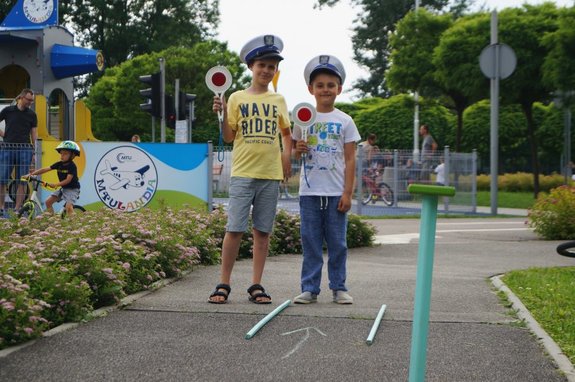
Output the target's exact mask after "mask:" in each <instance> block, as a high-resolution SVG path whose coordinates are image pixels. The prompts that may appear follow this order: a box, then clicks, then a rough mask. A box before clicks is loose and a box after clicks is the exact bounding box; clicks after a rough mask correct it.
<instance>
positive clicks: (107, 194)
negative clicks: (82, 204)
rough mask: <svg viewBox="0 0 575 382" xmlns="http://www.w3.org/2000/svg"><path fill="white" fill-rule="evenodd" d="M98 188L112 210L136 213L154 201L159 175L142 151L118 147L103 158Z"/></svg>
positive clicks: (96, 178) (96, 177)
mask: <svg viewBox="0 0 575 382" xmlns="http://www.w3.org/2000/svg"><path fill="white" fill-rule="evenodd" d="M94 186H95V187H96V193H97V194H98V197H99V198H100V200H101V201H102V202H103V203H104V204H105V205H106V206H107V207H108V208H112V209H115V210H120V211H124V212H133V211H136V210H139V209H140V208H142V207H144V206H145V205H147V204H148V203H149V202H150V201H151V200H152V198H153V197H154V194H155V193H156V190H157V187H158V173H157V171H156V166H155V165H154V162H153V161H152V159H151V158H150V157H149V156H148V154H146V153H145V152H144V151H142V150H140V149H139V148H138V147H133V146H120V147H115V148H113V149H112V150H110V151H108V152H107V153H106V154H104V156H102V158H100V161H99V162H98V165H97V166H96V170H95V173H94Z"/></svg>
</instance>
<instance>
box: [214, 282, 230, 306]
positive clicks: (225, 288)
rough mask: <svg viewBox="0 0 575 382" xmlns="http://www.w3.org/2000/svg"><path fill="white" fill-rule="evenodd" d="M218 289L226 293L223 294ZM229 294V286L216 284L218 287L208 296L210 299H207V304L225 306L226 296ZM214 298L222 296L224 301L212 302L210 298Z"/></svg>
mask: <svg viewBox="0 0 575 382" xmlns="http://www.w3.org/2000/svg"><path fill="white" fill-rule="evenodd" d="M220 289H223V290H224V291H226V292H227V293H224V292H223V291H221V290H220ZM231 292H232V288H230V286H229V285H228V284H218V285H216V289H215V290H214V291H213V292H212V294H211V295H210V298H208V302H209V303H210V304H225V303H226V302H228V296H229V295H230V293H231ZM216 296H222V297H223V298H224V300H223V301H215V300H212V297H216Z"/></svg>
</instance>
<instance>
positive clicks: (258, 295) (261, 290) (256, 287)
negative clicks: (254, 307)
mask: <svg viewBox="0 0 575 382" xmlns="http://www.w3.org/2000/svg"><path fill="white" fill-rule="evenodd" d="M256 291H259V292H258V293H254V292H256ZM248 293H249V295H250V301H251V302H253V303H254V304H271V303H272V298H271V296H270V295H269V294H267V293H266V290H265V289H264V287H263V286H261V285H260V284H254V285H252V286H251V287H249V288H248ZM258 298H269V300H267V301H261V300H258Z"/></svg>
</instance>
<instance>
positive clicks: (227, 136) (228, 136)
mask: <svg viewBox="0 0 575 382" xmlns="http://www.w3.org/2000/svg"><path fill="white" fill-rule="evenodd" d="M227 109H228V107H227V104H226V98H225V96H224V97H222V98H221V99H220V97H218V96H214V103H213V105H212V110H213V111H214V112H216V113H217V112H218V111H220V110H223V116H224V121H223V123H222V135H223V139H224V141H225V142H226V143H231V142H233V141H234V139H235V138H236V132H235V131H234V130H232V129H231V128H230V126H229V125H228V110H227Z"/></svg>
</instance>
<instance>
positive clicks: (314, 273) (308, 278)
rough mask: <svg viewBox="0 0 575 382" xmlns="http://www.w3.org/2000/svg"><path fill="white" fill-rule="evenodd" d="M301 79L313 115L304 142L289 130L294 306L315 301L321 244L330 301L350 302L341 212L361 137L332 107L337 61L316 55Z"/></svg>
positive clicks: (347, 202) (339, 77) (338, 78)
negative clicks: (298, 243) (296, 270)
mask: <svg viewBox="0 0 575 382" xmlns="http://www.w3.org/2000/svg"><path fill="white" fill-rule="evenodd" d="M304 77H305V80H306V83H307V85H308V90H309V92H310V93H311V94H312V95H313V96H314V97H315V100H316V112H317V117H316V120H315V123H314V124H313V125H312V126H311V127H309V128H308V131H307V142H306V141H303V140H302V130H301V128H300V127H299V126H294V132H293V138H294V140H296V141H297V143H296V153H297V154H299V155H304V156H305V168H304V169H302V170H301V179H300V189H299V195H300V219H301V228H300V230H301V238H302V246H303V263H302V270H301V292H302V293H301V294H300V295H299V296H297V297H296V298H295V299H294V303H296V304H309V303H312V302H316V301H317V296H318V295H319V293H320V284H321V273H322V267H323V242H324V240H325V242H326V244H327V252H328V277H329V288H330V289H331V290H332V293H333V301H334V302H336V303H338V304H351V303H353V298H352V297H351V296H350V295H349V294H348V293H347V287H346V285H345V281H346V261H347V240H346V235H347V232H346V230H347V212H348V211H349V209H350V208H351V200H352V194H353V184H354V179H355V150H356V144H357V142H359V141H360V140H361V137H360V135H359V132H358V131H357V127H356V126H355V123H354V122H353V119H352V118H351V117H350V116H349V115H347V114H345V113H344V112H342V111H340V110H338V109H336V108H335V107H334V103H335V99H336V97H337V96H338V95H339V94H340V93H341V91H342V84H343V82H344V81H345V71H344V68H343V65H342V63H341V62H340V61H339V60H338V59H337V58H336V57H333V56H328V55H322V56H317V57H315V58H313V59H312V60H311V61H310V62H309V63H308V64H307V65H306V67H305V70H304ZM306 177H307V179H306ZM318 236H319V237H318Z"/></svg>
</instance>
